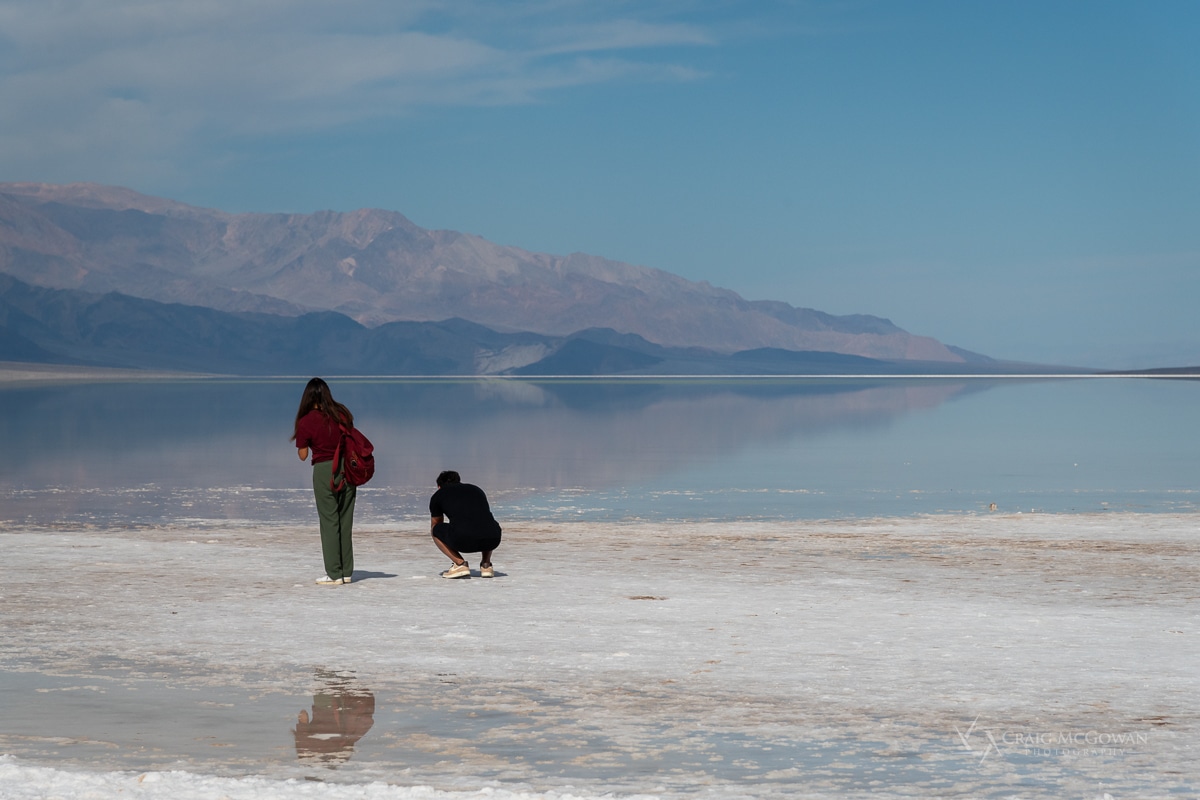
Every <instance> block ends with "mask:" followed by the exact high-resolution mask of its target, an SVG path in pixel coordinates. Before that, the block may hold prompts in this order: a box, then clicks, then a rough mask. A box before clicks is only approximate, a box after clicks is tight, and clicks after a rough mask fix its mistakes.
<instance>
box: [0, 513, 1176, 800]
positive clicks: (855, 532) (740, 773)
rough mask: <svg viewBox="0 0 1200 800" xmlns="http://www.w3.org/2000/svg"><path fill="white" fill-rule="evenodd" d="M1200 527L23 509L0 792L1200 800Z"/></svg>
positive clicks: (3, 657)
mask: <svg viewBox="0 0 1200 800" xmlns="http://www.w3.org/2000/svg"><path fill="white" fill-rule="evenodd" d="M1198 521H1200V518H1198V517H1197V516H1196V515H1187V514H1182V515H1172V514H1158V515H1136V514H1113V513H1109V514H1103V515H1063V516H1056V515H1041V514H1037V515H1030V514H1026V515H1013V516H1000V515H991V516H947V517H920V518H899V519H877V520H852V521H840V522H821V521H815V522H814V521H808V522H785V523H768V522H740V523H720V524H716V523H673V522H664V523H628V524H603V523H595V522H566V523H554V524H534V523H522V524H520V525H519V526H515V527H512V528H506V532H505V542H504V544H503V545H502V547H501V549H500V550H499V551H497V556H496V559H495V560H496V564H497V569H498V577H497V578H495V579H493V580H490V581H489V580H481V579H478V578H473V579H471V580H469V581H443V580H440V579H438V578H437V577H436V575H437V572H438V571H439V570H440V569H442V568H443V566H444V565H443V559H441V558H440V557H439V556H437V554H436V553H435V552H434V551H433V548H432V547H431V545H430V544H429V541H428V536H427V534H426V533H425V532H424V531H423V530H422V524H421V523H420V521H414V522H413V523H412V524H411V525H398V526H389V527H387V528H383V527H379V526H376V527H366V528H364V529H362V530H361V531H356V534H355V536H356V561H357V562H358V564H359V565H360V569H359V571H357V572H356V578H357V581H356V583H354V584H351V585H348V586H340V587H336V588H329V587H320V586H316V585H315V584H314V583H313V582H312V581H313V579H314V578H315V577H316V576H317V575H318V574H319V573H320V571H321V570H320V555H319V544H318V542H317V537H316V534H315V532H314V531H313V530H311V526H278V525H237V524H213V523H212V522H211V521H209V522H206V523H205V524H204V525H194V526H191V525H186V524H183V523H180V524H175V525H164V526H155V527H146V528H126V527H122V528H90V529H86V530H84V529H79V528H71V527H30V526H10V527H9V528H8V529H7V530H6V532H5V534H4V537H3V542H4V546H5V551H6V554H7V556H8V557H7V558H6V560H5V566H4V572H3V574H2V575H0V586H2V589H0V592H2V597H3V600H2V602H3V608H4V617H5V633H6V635H5V636H4V637H3V639H2V640H0V668H2V669H3V670H4V671H3V672H0V693H2V695H3V697H2V699H3V707H4V709H5V713H4V715H3V720H2V721H0V751H2V752H4V753H6V754H9V755H7V756H5V757H4V758H3V759H0V797H4V798H10V797H11V798H24V797H30V798H33V797H39V798H40V797H50V796H53V797H61V798H64V799H65V800H75V798H84V797H114V796H118V795H121V796H129V797H143V798H152V799H155V800H156V799H157V798H183V799H184V800H187V799H188V798H193V797H195V798H200V797H206V798H207V797H230V798H261V797H307V796H321V797H355V798H357V797H363V798H376V797H378V798H411V797H433V796H441V795H440V794H439V793H441V792H466V793H469V794H470V795H476V794H480V793H481V792H482V793H483V794H485V795H486V796H488V797H509V796H519V797H527V796H566V795H577V796H586V797H592V796H597V795H602V794H606V793H615V794H618V795H622V796H624V795H655V796H664V797H703V798H709V797H711V798H732V797H760V796H761V797H767V796H795V797H858V796H861V797H865V796H871V797H929V796H944V797H951V796H954V797H959V796H970V797H1085V798H1091V797H1097V796H1103V795H1104V794H1110V795H1111V796H1112V797H1115V798H1122V797H1159V796H1184V797H1192V796H1196V793H1197V790H1198V786H1200V767H1197V764H1200V758H1197V743H1198V742H1200V737H1198V734H1200V725H1198V715H1200V700H1198V699H1197V698H1200V672H1198V671H1197V669H1196V664H1197V663H1200V646H1198V643H1197V633H1198V630H1200V626H1198V625H1197V622H1198V619H1197V618H1198V612H1200V589H1198V588H1197V587H1198V586H1200V581H1198V579H1200V539H1198V538H1197V536H1196V527H1197V522H1198ZM301 711H303V712H304V716H307V717H308V720H307V721H304V720H303V717H302V716H301V714H300V712H301ZM547 793H549V794H547Z"/></svg>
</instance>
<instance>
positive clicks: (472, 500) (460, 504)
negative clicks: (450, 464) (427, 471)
mask: <svg viewBox="0 0 1200 800" xmlns="http://www.w3.org/2000/svg"><path fill="white" fill-rule="evenodd" d="M437 485H438V490H437V491H436V492H434V493H433V497H431V498H429V513H430V515H431V516H432V518H433V520H432V523H431V524H430V532H431V533H432V534H433V543H434V544H436V545H437V546H438V549H439V550H441V551H442V552H443V553H444V554H445V555H446V556H447V557H448V558H449V559H450V560H451V561H453V562H454V566H453V567H451V568H450V569H448V570H446V571H445V572H443V573H442V577H443V578H469V577H471V567H470V566H469V565H468V564H467V561H466V559H465V558H463V556H462V554H463V553H480V554H481V555H480V560H479V577H481V578H490V577H492V576H493V575H495V574H496V573H495V572H494V571H493V570H492V551H493V550H495V549H496V548H497V547H499V546H500V523H498V522H496V518H495V517H493V516H492V509H491V507H490V506H488V500H487V495H485V494H484V493H483V489H480V488H479V487H478V486H473V485H472V484H469V483H463V482H462V478H460V477H459V476H458V473H457V472H455V471H454V470H446V471H445V472H443V473H442V474H441V475H438V476H437ZM446 517H450V521H449V522H447V521H446Z"/></svg>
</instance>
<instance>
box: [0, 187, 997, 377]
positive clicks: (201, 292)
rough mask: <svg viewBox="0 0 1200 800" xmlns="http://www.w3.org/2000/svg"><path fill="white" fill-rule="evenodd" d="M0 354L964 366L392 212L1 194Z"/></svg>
mask: <svg viewBox="0 0 1200 800" xmlns="http://www.w3.org/2000/svg"><path fill="white" fill-rule="evenodd" d="M0 276H7V277H6V278H3V280H0V301H2V302H0V325H3V327H2V328H0V359H9V360H25V361H35V360H48V361H52V362H53V361H60V362H70V363H88V364H107V365H120V366H141V367H154V368H160V369H161V368H167V369H184V370H201V371H217V372H234V373H243V374H244V373H248V372H256V371H263V369H264V368H265V367H269V371H270V372H272V373H275V374H280V373H289V374H290V373H317V372H327V373H329V374H333V373H334V372H339V373H341V374H347V373H379V372H382V373H387V374H521V373H525V372H529V371H535V372H538V373H539V374H564V373H571V374H580V371H582V372H583V373H585V374H596V373H597V372H603V371H610V372H635V373H636V372H646V371H653V372H666V373H680V374H683V373H689V372H695V373H701V374H703V373H712V372H714V371H717V372H725V373H730V372H733V373H744V372H754V371H760V370H765V371H767V372H774V371H776V367H778V368H779V369H784V370H786V369H792V370H794V371H799V372H805V371H814V370H818V368H820V369H833V370H835V371H837V370H843V369H850V370H863V371H867V372H872V371H921V370H922V369H926V368H928V367H929V366H930V364H931V363H932V364H936V365H939V366H940V367H943V368H947V369H949V371H958V370H960V369H962V368H963V367H964V366H966V365H967V364H973V365H979V364H982V363H987V362H988V361H990V360H989V359H986V358H985V357H982V356H977V355H975V354H971V353H968V352H966V351H962V350H959V349H957V348H952V347H948V346H946V345H943V344H942V343H940V342H938V341H936V340H934V339H931V338H929V337H923V336H915V335H912V334H910V333H908V332H906V331H904V330H902V329H900V328H898V327H897V326H895V325H893V324H892V323H891V322H889V321H888V320H886V319H882V318H879V317H873V316H868V315H850V316H833V315H829V314H824V313H822V312H820V311H815V310H812V309H805V308H796V307H793V306H791V305H788V304H786V303H782V302H777V301H749V300H746V299H744V298H742V297H741V296H739V295H738V294H736V293H734V292H732V291H729V290H726V289H720V288H716V287H713V286H711V285H709V284H707V283H703V282H693V281H688V280H685V279H683V278H681V277H678V276H676V275H672V274H670V273H667V272H664V271H662V270H656V269H651V268H648V267H641V266H635V265H631V264H625V263H621V262H616V261H611V260H608V259H604V258H600V257H597V256H590V255H583V254H578V253H577V254H572V255H567V256H553V255H546V254H540V253H533V252H529V251H525V250H521V249H519V248H515V247H508V246H502V245H497V244H494V243H491V242H489V241H487V240H485V239H482V238H480V237H478V236H473V235H470V234H465V233H459V232H456V231H439V230H427V229H424V228H421V227H419V226H417V225H415V224H414V223H412V222H411V221H409V220H408V219H407V218H405V217H404V216H403V215H401V214H399V213H397V212H393V211H382V210H375V209H366V210H359V211H353V212H346V213H341V212H333V211H323V212H318V213H315V214H257V213H256V214H232V213H226V212H223V211H216V210H212V209H202V208H196V207H193V206H188V205H185V204H182V203H178V202H175V201H173V200H168V199H163V198H156V197H151V196H147V195H143V194H139V193H136V192H133V191H130V190H128V189H122V188H119V187H110V186H101V185H96V184H68V185H52V184H30V183H0Z"/></svg>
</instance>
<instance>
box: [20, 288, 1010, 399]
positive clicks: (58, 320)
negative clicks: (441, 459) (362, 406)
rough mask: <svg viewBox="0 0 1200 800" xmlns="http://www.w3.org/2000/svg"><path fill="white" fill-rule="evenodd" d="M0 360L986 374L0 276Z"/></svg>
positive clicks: (236, 368) (374, 370) (296, 368)
mask: <svg viewBox="0 0 1200 800" xmlns="http://www.w3.org/2000/svg"><path fill="white" fill-rule="evenodd" d="M0 362H40V363H48V364H64V365H75V366H97V367H110V368H111V367H116V368H124V369H143V370H157V371H162V370H168V371H182V372H194V373H209V374H227V375H313V374H320V375H430V376H432V375H519V376H520V375H805V374H810V375H811V374H839V373H841V374H858V375H873V374H874V375H881V374H891V373H907V374H917V373H924V372H929V371H935V370H936V371H939V372H947V373H954V372H965V371H968V370H971V371H974V370H979V369H984V370H985V371H995V372H997V373H1001V372H1003V371H1004V369H1005V365H1002V364H987V363H972V364H946V363H945V362H917V361H895V362H893V361H885V360H879V359H871V358H865V357H862V356H854V355H844V354H839V353H829V352H797V351H791V350H779V349H775V348H760V349H757V350H746V351H741V352H738V353H734V354H731V355H727V354H723V353H716V352H714V351H711V350H705V349H703V348H695V347H692V348H670V347H663V346H662V345H658V344H654V343H653V342H648V341H646V340H645V339H644V338H642V337H641V336H638V335H637V334H630V333H618V332H616V331H614V330H611V329H607V328H600V329H588V330H583V331H577V332H575V333H572V334H570V335H568V336H545V335H542V334H537V333H529V332H501V331H495V330H492V329H490V328H487V327H485V326H483V325H478V324H476V323H474V322H469V321H467V320H462V319H448V320H442V321H439V322H389V323H385V324H383V325H378V326H375V327H373V328H368V327H366V326H364V325H361V324H360V323H358V322H356V321H354V320H352V319H350V318H349V317H347V316H345V315H343V314H338V313H336V312H332V311H318V312H310V313H307V314H301V315H299V316H282V315H276V314H263V313H260V312H246V311H242V312H227V311H217V310H216V309H211V308H204V307H201V306H188V305H182V304H178V303H159V302H157V301H154V300H146V299H143V298H137V297H130V296H128V295H123V294H118V293H116V292H108V293H106V294H102V295H100V294H93V293H90V292H81V291H77V290H73V289H47V288H44V287H39V286H31V285H29V284H27V283H23V282H21V281H18V280H17V279H15V278H12V277H9V276H6V275H0Z"/></svg>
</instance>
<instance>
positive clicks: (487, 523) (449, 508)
mask: <svg viewBox="0 0 1200 800" xmlns="http://www.w3.org/2000/svg"><path fill="white" fill-rule="evenodd" d="M443 514H444V515H445V516H447V517H449V518H450V522H451V524H453V525H454V527H455V529H457V530H460V531H470V532H472V533H476V534H487V533H500V523H498V522H496V518H495V517H493V516H492V509H491V507H490V506H489V505H488V499H487V495H485V494H484V493H483V489H480V488H479V487H478V486H475V485H473V484H470V483H447V484H446V485H445V486H443V487H441V488H440V489H438V490H437V491H436V492H434V493H433V497H431V498H429V515H430V516H431V517H440V516H442V515H443Z"/></svg>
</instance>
